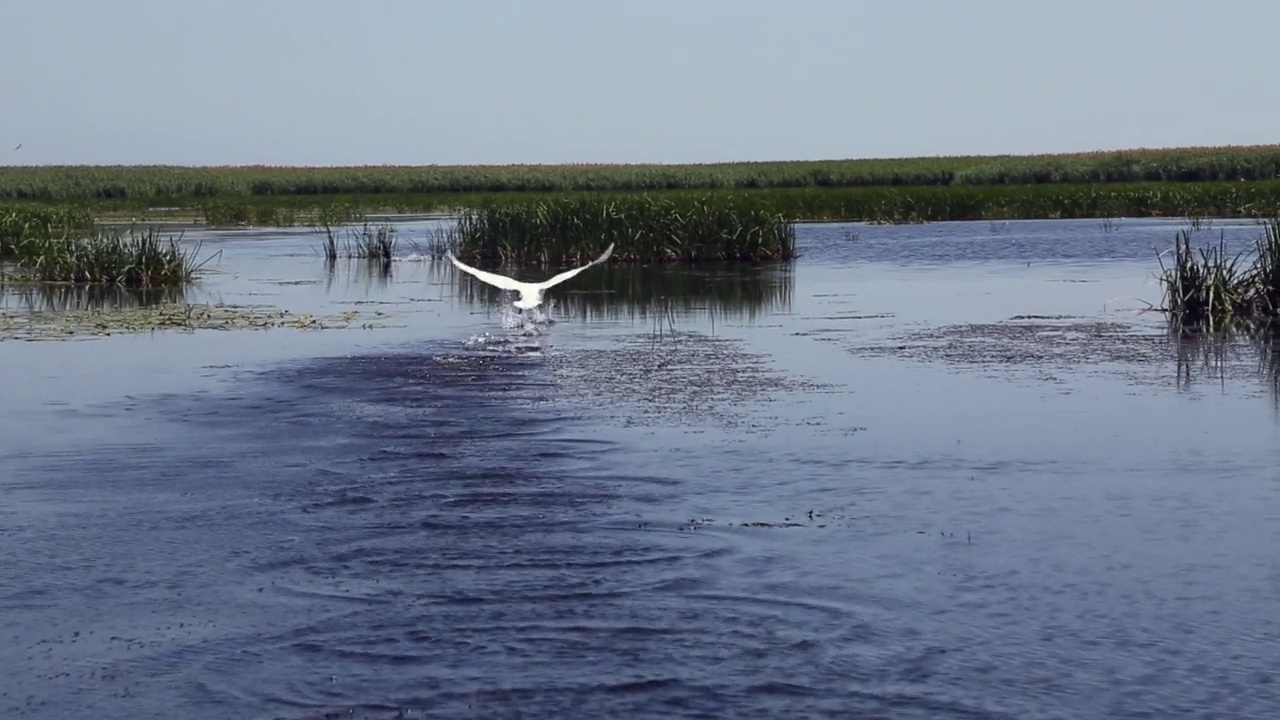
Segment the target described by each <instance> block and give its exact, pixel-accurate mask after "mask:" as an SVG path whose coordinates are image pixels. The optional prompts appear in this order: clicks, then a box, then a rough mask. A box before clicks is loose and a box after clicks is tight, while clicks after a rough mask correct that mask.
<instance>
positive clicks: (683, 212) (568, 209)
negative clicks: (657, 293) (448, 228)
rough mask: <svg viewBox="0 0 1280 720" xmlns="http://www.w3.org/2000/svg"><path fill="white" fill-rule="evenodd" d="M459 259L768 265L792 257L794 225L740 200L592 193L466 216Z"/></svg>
mask: <svg viewBox="0 0 1280 720" xmlns="http://www.w3.org/2000/svg"><path fill="white" fill-rule="evenodd" d="M455 232H456V234H457V245H458V248H459V255H460V256H462V257H463V258H465V259H467V260H470V261H472V262H480V263H485V264H488V265H493V264H510V265H530V264H540V265H566V264H576V263H581V262H586V261H589V260H591V259H593V258H595V257H596V256H598V255H599V254H600V253H601V252H602V251H603V250H604V249H605V248H606V247H608V246H609V244H610V243H615V244H616V246H617V249H616V250H615V251H614V253H613V259H614V260H617V261H620V262H633V263H667V262H699V261H737V262H742V261H769V260H785V259H790V258H793V257H795V227H794V226H793V225H792V224H791V223H790V222H789V221H787V219H786V218H785V217H783V216H782V215H781V214H779V213H776V212H773V211H771V210H769V209H767V208H764V207H760V206H759V205H758V204H756V203H753V202H752V201H751V200H750V199H745V198H743V197H740V196H737V195H721V194H715V195H702V196H696V197H687V196H686V197H679V198H673V197H666V196H661V195H654V194H639V195H604V194H598V195H597V194H592V195H586V196H581V197H572V198H551V199H542V200H535V201H531V202H524V203H504V204H495V205H488V206H485V207H482V208H479V209H476V210H471V211H468V212H465V213H463V214H462V215H461V217H459V219H458V223H457V227H456V231H455Z"/></svg>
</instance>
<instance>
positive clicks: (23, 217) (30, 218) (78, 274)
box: [0, 207, 203, 288]
mask: <svg viewBox="0 0 1280 720" xmlns="http://www.w3.org/2000/svg"><path fill="white" fill-rule="evenodd" d="M198 252H199V245H196V246H195V247H193V248H190V249H186V248H183V247H182V246H181V245H180V244H179V242H178V240H177V239H174V238H172V237H169V238H165V237H162V236H161V235H160V233H159V231H158V230H156V229H154V228H150V229H145V230H141V231H137V230H135V229H133V228H129V229H128V230H127V232H122V231H120V230H119V229H111V230H106V229H101V228H96V227H94V225H93V222H92V217H91V216H89V215H87V214H85V213H83V212H81V211H78V210H71V209H58V208H42V207H7V208H0V276H3V277H4V279H6V280H17V281H25V282H56V283H74V284H102V285H115V286H120V287H126V288H146V287H163V286H175V285H182V284H185V283H188V282H190V281H191V280H193V279H194V277H195V274H196V272H197V271H198V270H199V269H200V267H201V265H202V264H203V263H202V262H201V261H199V260H198V258H197V253H198Z"/></svg>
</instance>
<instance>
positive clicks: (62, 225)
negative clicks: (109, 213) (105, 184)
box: [0, 205, 93, 262]
mask: <svg viewBox="0 0 1280 720" xmlns="http://www.w3.org/2000/svg"><path fill="white" fill-rule="evenodd" d="M92 227H93V215H92V214H91V213H90V212H89V211H88V210H86V209H84V208H81V207H43V206H32V205H23V206H15V207H0V262H3V261H6V260H13V259H15V258H17V257H19V256H21V255H23V254H24V253H25V252H27V251H28V248H31V249H34V247H35V246H36V245H37V244H39V243H41V242H43V241H45V240H48V239H49V238H53V237H65V236H67V235H69V234H72V233H76V232H82V231H85V230H88V229H90V228H92Z"/></svg>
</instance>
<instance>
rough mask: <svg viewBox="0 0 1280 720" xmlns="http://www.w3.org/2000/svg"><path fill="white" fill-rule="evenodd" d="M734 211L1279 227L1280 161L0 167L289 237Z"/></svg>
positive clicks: (131, 208)
mask: <svg viewBox="0 0 1280 720" xmlns="http://www.w3.org/2000/svg"><path fill="white" fill-rule="evenodd" d="M637 194H642V195H658V196H661V197H664V198H673V199H677V200H679V199H680V198H681V197H682V196H683V197H686V198H688V197H696V198H705V197H707V196H708V195H710V194H716V195H727V196H731V197H733V198H735V201H736V202H738V203H739V204H743V203H746V204H750V205H752V206H754V207H755V208H756V209H758V210H759V211H761V212H768V213H778V214H782V215H783V216H785V217H786V218H787V219H788V220H792V221H835V220H845V221H862V222H878V223H918V222H933V221H947V220H1014V219H1055V218H1064V219H1065V218H1106V217H1251V218H1264V219H1265V218H1272V217H1276V216H1280V145H1257V146H1226V147H1190V148H1170V149H1135V150H1121V151H1099V152H1090V153H1070V154H1044V155H1016V156H1015V155H998V156H963V157H917V158H896V159H855V160H814V161H808V160H805V161H779V162H736V163H710V164H682V165H661V164H631V165H622V164H594V165H592V164H571V165H476V166H444V165H428V166H362V167H357V166H350V167H270V166H241V167H230V166H228V167H185V166H0V203H2V204H5V205H42V206H50V205H52V206H61V207H79V208H84V209H85V211H86V212H90V213H92V214H93V216H94V217H95V218H98V219H101V220H113V219H115V220H133V221H145V220H151V219H166V220H175V219H177V220H189V221H203V222H205V223H207V224H209V225H214V226H244V225H259V226H289V225H299V224H312V225H324V224H340V223H344V222H351V221H359V220H360V219H361V217H362V216H363V215H365V214H368V213H384V212H385V213H445V214H455V213H458V212H460V211H464V210H475V209H481V208H491V207H498V206H505V205H511V204H518V205H523V204H526V203H542V204H545V203H547V202H549V201H553V200H558V199H563V198H586V197H595V196H600V195H604V196H608V197H610V198H619V197H625V196H634V195H637Z"/></svg>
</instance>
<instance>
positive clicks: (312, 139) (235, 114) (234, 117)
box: [0, 0, 1280, 165]
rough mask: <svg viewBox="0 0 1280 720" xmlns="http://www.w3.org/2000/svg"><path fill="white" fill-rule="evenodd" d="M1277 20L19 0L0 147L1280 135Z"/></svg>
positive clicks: (1118, 1) (710, 143)
mask: <svg viewBox="0 0 1280 720" xmlns="http://www.w3.org/2000/svg"><path fill="white" fill-rule="evenodd" d="M1278 29H1280V3H1276V2H1274V0H1215V1H1214V2H1208V0H1197V1H1192V0H1040V1H1037V0H955V1H951V0H927V1H926V0H876V1H874V2H873V1H871V0H848V1H845V2H841V1H839V0H790V1H788V2H780V1H778V0H774V1H772V2H764V1H761V0H736V1H735V2H728V1H718V2H710V1H702V2H699V1H698V0H644V1H635V2H627V3H622V2H606V1H605V0H596V1H588V0H537V1H535V0H526V1H520V2H518V1H516V0H466V1H462V0H458V1H455V2H429V1H427V0H419V1H412V0H381V1H377V0H369V1H368V2H355V1H354V0H343V1H339V0H255V1H250V0H217V1H215V0H170V1H168V2H160V1H158V0H157V1H153V2H147V1H146V0H113V1H112V2H102V1H101V0H42V1H39V2H38V1H37V0H15V1H14V2H11V3H8V5H7V7H6V8H5V10H4V12H3V21H2V22H0V68H2V70H0V99H2V100H3V110H2V111H0V164H19V163H21V164H46V163H92V164H113V163H129V164H132V163H166V164H183V165H207V164H255V163H263V164H273V165H278V164H290V165H325V164H336V165H350V164H366V163H368V164H427V163H440V164H452V163H559V162H708V161H725V160H768V159H812V158H845V157H893V156H904V155H938V154H969V153H977V154H987V153H1034V152H1058V151H1074V150H1092V149H1111V148H1125V147H1137V146H1146V147H1159V146H1172V145H1222V144H1251V143H1273V142H1277V141H1280V83H1278V82H1277V78H1278V77H1280V41H1277V39H1276V38H1277V35H1276V33H1277V30H1278ZM18 143H21V144H22V148H21V149H20V150H18V151H16V152H15V151H13V148H14V146H16V145H17V144H18Z"/></svg>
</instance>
